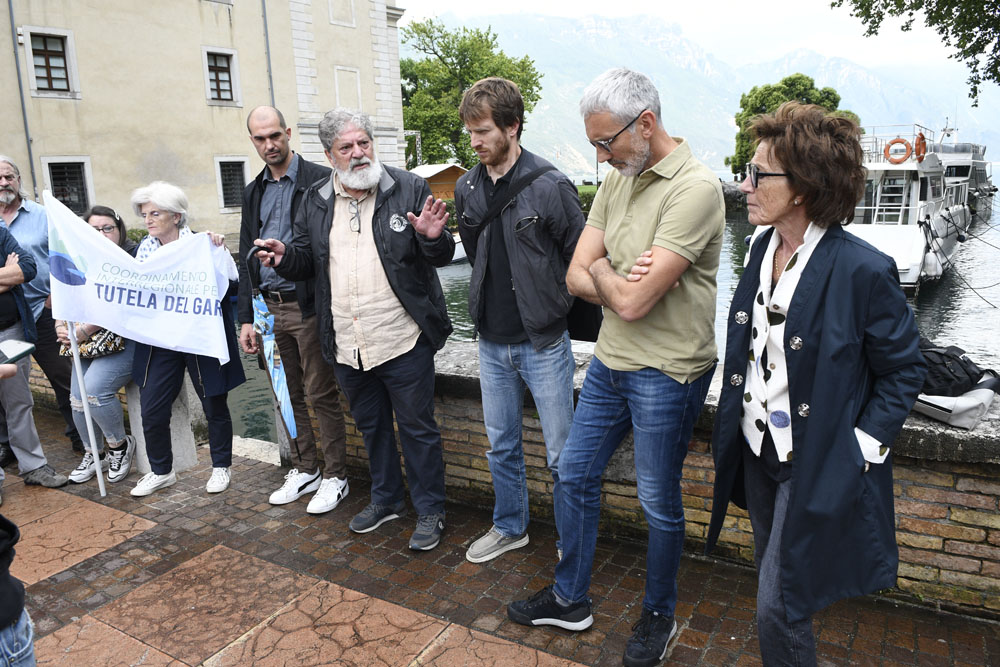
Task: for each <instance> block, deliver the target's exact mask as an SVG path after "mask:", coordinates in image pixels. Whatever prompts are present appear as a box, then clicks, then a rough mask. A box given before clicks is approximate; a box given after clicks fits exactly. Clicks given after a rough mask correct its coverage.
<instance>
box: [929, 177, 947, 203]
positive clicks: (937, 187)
mask: <svg viewBox="0 0 1000 667" xmlns="http://www.w3.org/2000/svg"><path fill="white" fill-rule="evenodd" d="M929 180H930V186H931V199H940V198H941V195H942V193H943V192H944V183H943V182H942V178H941V177H940V176H930V177H929Z"/></svg>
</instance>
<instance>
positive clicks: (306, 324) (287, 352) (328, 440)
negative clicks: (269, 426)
mask: <svg viewBox="0 0 1000 667" xmlns="http://www.w3.org/2000/svg"><path fill="white" fill-rule="evenodd" d="M267 307H268V310H270V311H271V313H272V314H273V315H274V341H275V343H276V344H277V346H278V352H279V353H280V354H281V363H282V366H284V369H285V380H286V382H287V383H288V395H289V397H290V398H291V401H292V411H293V413H294V414H295V424H296V426H297V430H298V437H297V438H290V441H291V450H292V452H291V455H292V463H293V464H294V465H295V466H296V467H297V468H298V469H299V470H302V471H307V472H311V471H313V470H316V468H317V467H318V465H319V462H318V460H317V458H316V439H315V437H314V436H313V430H312V422H311V421H310V419H309V409H308V408H307V407H306V396H307V395H308V396H309V402H310V403H312V407H313V412H314V413H315V414H316V420H317V421H318V422H319V437H320V446H321V447H322V449H323V461H324V463H325V470H324V472H323V477H325V478H330V477H338V478H340V479H346V478H347V451H346V435H345V433H344V413H343V410H342V409H341V405H340V394H339V391H338V389H337V380H336V378H335V377H334V374H333V368H332V367H330V366H329V365H328V364H327V363H326V361H324V360H323V353H322V351H321V349H320V342H319V332H318V331H317V329H316V316H315V315H313V316H312V317H309V318H307V319H306V320H303V319H302V311H301V310H300V309H299V304H298V303H296V302H294V301H293V302H285V303H275V302H274V301H270V300H268V301H267Z"/></svg>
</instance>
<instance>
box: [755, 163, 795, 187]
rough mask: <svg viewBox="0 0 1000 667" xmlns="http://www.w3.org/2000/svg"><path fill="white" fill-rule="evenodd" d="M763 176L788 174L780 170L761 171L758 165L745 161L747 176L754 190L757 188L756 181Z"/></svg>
mask: <svg viewBox="0 0 1000 667" xmlns="http://www.w3.org/2000/svg"><path fill="white" fill-rule="evenodd" d="M765 176H788V174H786V173H784V172H781V171H761V170H760V167H758V166H757V165H755V164H753V163H752V162H748V163H747V178H749V179H750V185H752V186H753V189H754V190H756V189H757V182H758V181H759V180H760V179H761V178H763V177H765Z"/></svg>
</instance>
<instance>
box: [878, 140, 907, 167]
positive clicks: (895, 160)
mask: <svg viewBox="0 0 1000 667" xmlns="http://www.w3.org/2000/svg"><path fill="white" fill-rule="evenodd" d="M896 144H903V145H904V146H906V153H905V154H904V155H903V156H902V157H889V150H890V149H891V148H892V147H893V146H895V145H896ZM882 152H883V154H884V155H885V159H886V160H888V161H889V162H890V163H891V164H902V163H903V162H906V161H907V160H908V159H909V158H910V155H912V154H913V146H911V145H910V142H909V141H907V140H906V139H904V138H902V137H896V138H895V139H893V140H892V141H890V142H889V143H887V144H886V145H885V150H884V151H882Z"/></svg>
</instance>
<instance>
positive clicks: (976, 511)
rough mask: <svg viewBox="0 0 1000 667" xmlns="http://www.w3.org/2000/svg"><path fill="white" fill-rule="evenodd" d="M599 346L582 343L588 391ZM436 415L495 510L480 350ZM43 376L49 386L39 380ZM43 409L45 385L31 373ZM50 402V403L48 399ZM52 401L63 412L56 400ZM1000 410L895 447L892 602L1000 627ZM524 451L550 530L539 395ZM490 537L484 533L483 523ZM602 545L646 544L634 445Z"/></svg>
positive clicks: (470, 353) (448, 458)
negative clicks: (971, 424)
mask: <svg viewBox="0 0 1000 667" xmlns="http://www.w3.org/2000/svg"><path fill="white" fill-rule="evenodd" d="M591 350H592V345H588V344H579V343H574V352H575V355H576V360H577V372H576V386H577V388H578V389H579V387H580V385H581V383H582V381H583V376H584V374H585V372H586V365H587V362H588V361H589V358H590V352H591ZM436 365H437V385H436V389H435V394H436V406H437V407H436V409H437V419H438V423H439V425H440V427H441V433H442V438H443V442H444V459H445V475H446V483H447V487H448V497H449V499H450V500H452V501H461V502H465V503H469V504H474V505H479V506H482V507H487V508H488V507H492V503H493V488H492V484H491V482H490V474H489V468H488V466H487V463H486V457H485V452H486V450H487V449H488V448H489V443H488V441H487V439H486V434H485V428H484V426H483V415H482V406H481V403H480V399H479V396H480V394H479V379H478V376H479V365H478V359H477V356H476V346H475V344H473V343H463V342H452V343H449V344H448V345H447V346H446V347H445V348H444V349H443V350H442V351H441V352H439V353H438V355H437V359H436ZM36 375H37V377H38V378H40V380H38V381H37V383H36ZM719 387H720V378H719V377H718V376H717V377H716V378H715V381H714V382H713V385H712V389H711V390H710V391H709V397H708V402H707V405H706V408H705V411H704V413H703V414H702V415H701V418H700V419H699V422H698V424H697V426H696V429H695V435H694V438H693V440H692V441H691V443H690V445H689V452H688V456H687V459H686V461H685V466H684V473H683V481H682V483H681V484H682V493H683V498H684V507H685V517H686V520H687V525H686V531H687V540H686V548H687V550H688V551H689V552H691V553H693V554H701V553H702V550H703V547H704V542H705V535H706V531H707V528H708V522H709V518H710V513H711V506H712V484H713V482H714V478H715V474H714V471H713V465H712V455H711V452H710V450H709V439H710V436H711V427H712V420H713V418H714V414H715V405H716V403H717V401H718V395H719ZM33 389H36V390H37V391H38V393H37V394H36V395H37V396H38V401H39V403H42V402H44V401H46V397H45V395H43V393H42V391H43V390H47V391H48V392H50V391H51V390H49V389H48V385H47V384H46V383H45V380H44V378H43V377H42V376H41V375H40V374H38V373H37V369H35V372H34V373H33ZM48 395H49V396H51V394H50V393H49V394H48ZM48 404H50V405H53V406H54V403H53V402H52V401H51V400H50V399H49V401H48ZM998 433H1000V402H997V403H995V404H994V406H993V408H992V410H991V411H990V412H989V413H988V414H987V416H986V418H985V419H984V420H983V422H982V423H980V425H979V426H978V427H977V428H976V429H975V430H974V431H971V432H967V431H962V430H959V429H952V428H949V427H946V426H944V425H942V424H937V423H935V422H932V421H930V420H928V419H925V418H923V417H920V416H911V417H910V419H909V420H908V421H907V424H906V427H905V428H904V431H903V433H902V434H901V435H900V437H899V439H898V440H897V442H896V444H895V446H894V457H893V461H894V470H895V495H896V522H897V533H896V536H897V541H898V543H899V552H900V566H899V573H898V579H897V588H896V589H894V590H893V591H890V592H889V593H890V594H891V595H894V596H901V597H904V598H906V599H909V600H912V601H916V602H920V603H923V604H929V605H934V606H936V607H940V608H945V609H953V610H957V611H961V612H964V613H972V614H976V615H980V616H986V617H992V618H998V619H1000V513H998V509H1000V507H998V497H1000V438H998ZM347 447H348V465H349V467H350V468H351V473H350V474H351V475H352V476H354V477H367V475H368V471H367V457H366V454H365V450H364V445H363V443H362V441H361V436H360V433H359V432H358V431H357V430H356V429H355V428H354V425H353V423H352V422H351V420H350V418H349V417H348V438H347ZM524 450H525V458H526V463H527V474H528V484H529V490H530V496H529V497H530V503H531V511H532V516H533V517H534V518H535V519H536V520H543V521H551V518H552V505H551V492H552V480H551V478H550V477H549V474H548V471H547V469H546V468H545V449H544V444H543V440H542V431H541V425H540V423H539V421H538V418H537V413H535V412H534V408H533V406H532V405H531V402H530V398H528V399H527V401H526V405H525V417H524ZM484 528H485V526H484ZM601 529H602V536H601V539H611V538H612V537H613V536H615V535H622V536H629V537H633V538H638V539H642V538H643V536H644V533H645V522H644V520H643V517H642V511H641V509H640V507H639V502H638V500H637V498H636V492H635V471H634V467H633V464H632V444H631V439H630V438H628V439H626V441H625V442H624V443H622V446H621V447H620V448H619V450H618V452H617V453H616V454H615V455H614V457H612V459H611V462H610V464H609V466H608V469H607V471H606V474H605V479H604V488H603V503H602V513H601ZM752 544H753V541H752V534H751V528H750V520H749V518H748V516H747V514H746V512H744V511H742V510H740V509H738V508H736V507H735V506H733V507H731V508H730V511H729V515H728V517H727V519H726V523H725V525H724V528H723V531H722V533H721V535H720V538H719V544H718V547H717V548H716V551H715V555H716V556H718V557H719V558H722V559H728V560H735V561H741V562H744V563H752V562H753V548H752Z"/></svg>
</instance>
